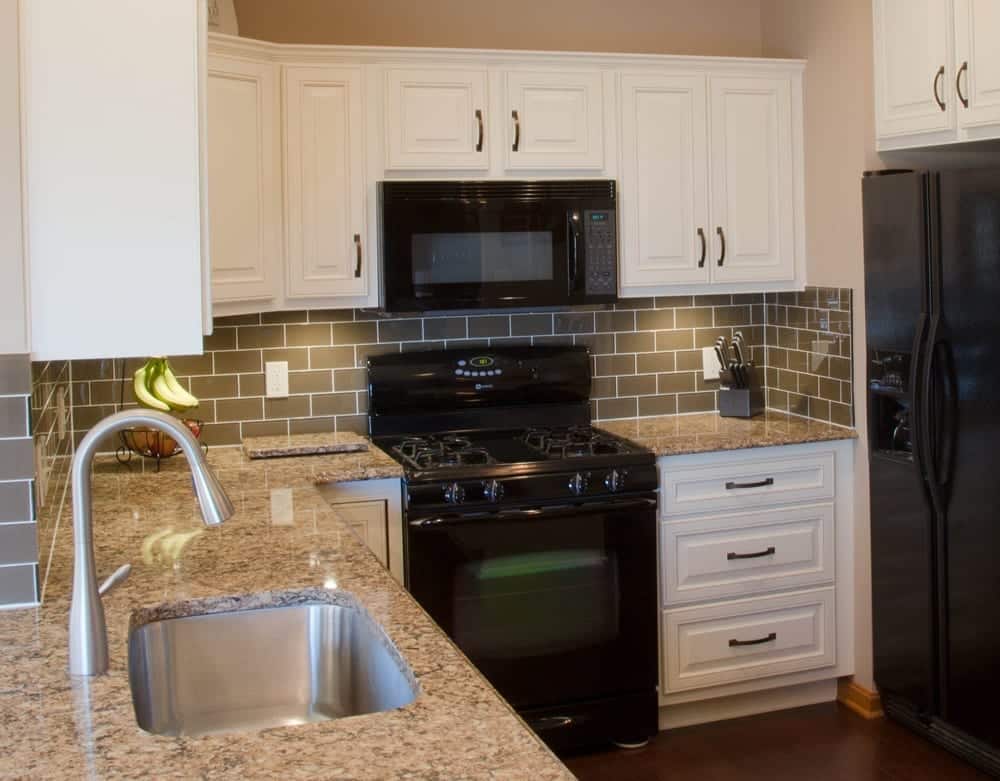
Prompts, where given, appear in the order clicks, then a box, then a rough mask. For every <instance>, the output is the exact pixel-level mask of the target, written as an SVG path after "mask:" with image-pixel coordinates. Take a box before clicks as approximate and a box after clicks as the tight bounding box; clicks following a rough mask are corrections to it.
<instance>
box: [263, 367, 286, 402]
mask: <svg viewBox="0 0 1000 781" xmlns="http://www.w3.org/2000/svg"><path fill="white" fill-rule="evenodd" d="M264 395H265V396H267V398H269V399H284V398H287V397H288V361H268V362H267V363H265V364H264Z"/></svg>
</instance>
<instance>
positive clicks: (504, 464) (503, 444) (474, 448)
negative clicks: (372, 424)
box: [375, 426, 651, 479]
mask: <svg viewBox="0 0 1000 781" xmlns="http://www.w3.org/2000/svg"><path fill="white" fill-rule="evenodd" d="M375 444H376V445H378V446H379V447H381V448H382V449H383V450H385V451H386V452H387V453H389V454H390V455H392V457H393V458H395V459H396V460H397V461H399V462H400V463H401V464H402V465H403V466H404V467H405V468H406V470H407V474H408V476H409V477H411V478H420V477H426V478H430V479H447V478H448V477H450V476H452V475H458V474H460V475H463V476H468V475H471V474H474V475H477V476H479V475H482V476H484V477H485V476H496V475H504V474H514V473H524V472H550V471H566V470H576V469H579V468H583V467H588V468H600V467H602V466H605V465H612V466H613V465H616V464H622V463H626V462H628V463H632V462H635V461H636V459H637V458H638V459H639V460H642V461H645V460H649V459H650V458H651V454H650V452H649V451H648V450H646V449H644V448H641V447H639V446H638V445H635V444H634V443H632V442H629V441H628V440H626V439H623V438H621V437H617V436H615V435H613V434H609V433H607V432H604V431H601V430H599V429H596V428H593V427H592V426H564V427H554V428H528V429H509V430H503V431H462V432H442V433H438V434H421V435H419V436H389V437H377V438H376V439H375Z"/></svg>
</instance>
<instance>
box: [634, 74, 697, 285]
mask: <svg viewBox="0 0 1000 781" xmlns="http://www.w3.org/2000/svg"><path fill="white" fill-rule="evenodd" d="M707 114H708V107H707V104H706V80H705V77H703V76H650V75H642V76H639V75H625V76H623V77H622V80H621V134H622V135H621V139H622V141H621V144H622V146H621V148H622V181H621V187H622V202H623V206H622V228H623V234H624V235H623V242H622V247H623V255H622V286H623V287H642V286H657V285H667V284H690V283H698V282H708V281H709V278H710V274H711V269H710V267H709V264H708V251H709V244H710V242H709V238H708V235H709V226H708V122H707Z"/></svg>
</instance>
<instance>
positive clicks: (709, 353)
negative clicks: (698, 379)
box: [701, 347, 721, 380]
mask: <svg viewBox="0 0 1000 781" xmlns="http://www.w3.org/2000/svg"><path fill="white" fill-rule="evenodd" d="M701 368H702V371H703V372H704V373H705V379H706V380H717V379H719V370H720V368H721V367H720V366H719V359H718V358H717V357H716V355H715V348H714V347H702V348H701Z"/></svg>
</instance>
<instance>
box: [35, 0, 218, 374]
mask: <svg viewBox="0 0 1000 781" xmlns="http://www.w3.org/2000/svg"><path fill="white" fill-rule="evenodd" d="M203 6H204V3H203V2H201V1H200V0H172V1H171V2H169V3H164V2H160V3H122V2H120V0H90V1H89V2H86V3H60V2H22V3H20V12H21V19H20V22H21V24H20V34H21V35H20V38H21V40H20V51H21V60H22V64H23V66H24V68H23V71H22V77H21V105H22V137H23V139H24V148H23V150H22V156H23V177H24V193H25V222H26V224H25V235H26V237H27V242H26V245H25V248H26V256H27V265H28V274H29V277H30V280H29V286H28V287H29V290H30V310H31V314H30V318H31V340H32V352H33V354H34V357H35V358H36V359H38V360H48V359H73V358H97V357H102V358H113V357H125V356H136V355H160V354H162V355H183V354H190V353H200V352H201V350H202V333H203V330H202V329H203V326H204V327H210V320H209V322H206V320H205V315H206V308H205V305H204V301H203V298H202V296H203V292H204V293H206V294H207V292H208V286H207V284H205V278H206V276H207V275H206V269H205V264H206V262H207V258H206V255H207V252H206V249H207V248H206V247H204V246H203V241H204V238H205V237H204V231H203V225H202V222H203V218H204V216H205V215H204V213H203V210H204V198H203V192H202V185H203V181H204V180H203V176H202V173H203V172H202V163H203V160H202V135H201V133H202V130H203V128H202V124H203V116H202V105H201V104H202V100H203V98H204V90H205V59H204V52H203V44H204V34H205V29H206V28H205V24H206V22H205V18H204V8H203ZM139 30H149V31H150V34H137V31H139Z"/></svg>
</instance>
